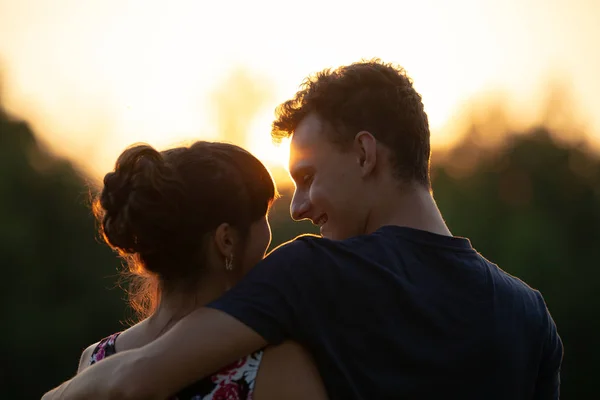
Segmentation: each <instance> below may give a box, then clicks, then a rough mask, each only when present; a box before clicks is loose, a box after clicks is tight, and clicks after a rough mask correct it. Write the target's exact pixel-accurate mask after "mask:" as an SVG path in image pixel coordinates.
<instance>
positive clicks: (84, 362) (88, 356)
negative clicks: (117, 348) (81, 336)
mask: <svg viewBox="0 0 600 400" xmlns="http://www.w3.org/2000/svg"><path fill="white" fill-rule="evenodd" d="M99 343H100V342H96V343H94V344H91V345H89V346H88V347H87V348H86V349H85V350H84V351H83V353H81V358H80V359H79V368H77V373H80V372H81V371H83V370H84V369H86V368H87V367H89V366H90V361H91V360H92V354H93V353H94V349H95V348H96V347H97V346H98V344H99Z"/></svg>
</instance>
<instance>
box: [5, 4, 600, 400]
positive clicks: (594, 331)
mask: <svg viewBox="0 0 600 400" xmlns="http://www.w3.org/2000/svg"><path fill="white" fill-rule="evenodd" d="M371 57H380V58H382V59H384V60H385V61H392V62H397V63H399V64H401V65H403V66H404V67H405V68H406V69H407V70H408V72H409V74H410V75H411V76H412V77H413V78H414V80H415V86H416V88H417V90H419V92H420V93H422V95H423V98H424V102H425V105H426V109H427V112H428V115H429V117H430V121H431V127H432V142H433V147H434V148H433V157H432V164H433V172H432V174H433V185H434V194H435V197H436V199H437V201H438V203H439V206H440V208H441V210H442V212H443V214H444V216H445V218H446V220H447V222H448V224H449V226H450V228H451V230H452V231H453V233H454V234H455V235H460V236H466V237H469V238H470V239H471V241H472V243H473V245H474V246H475V247H476V248H477V249H478V250H479V251H480V252H482V253H483V254H484V255H485V256H486V257H487V258H489V259H491V260H492V261H494V262H496V263H498V264H499V265H500V267H501V268H503V269H504V270H506V271H508V272H509V273H511V274H514V275H516V276H518V277H520V278H522V279H523V280H525V281H526V282H527V283H529V284H530V285H531V286H533V287H535V288H537V289H539V290H541V291H542V293H543V294H544V296H545V298H546V301H547V303H548V306H549V308H550V310H551V313H552V315H553V317H554V319H555V320H556V323H557V325H558V329H559V332H560V334H561V336H562V338H563V341H564V345H565V357H564V363H563V374H562V377H563V386H562V394H563V398H566V399H588V398H593V397H595V395H594V393H596V392H597V387H596V386H597V385H596V384H595V382H594V380H593V379H594V378H593V377H594V376H596V375H597V373H598V366H597V364H598V360H599V359H600V345H599V344H598V340H597V336H598V331H599V328H600V326H599V323H598V321H599V316H600V314H599V312H598V311H599V306H600V299H598V298H596V294H597V293H598V289H600V284H599V281H600V269H599V267H600V77H599V71H600V3H599V2H598V0H545V1H542V0H504V1H491V0H455V1H452V2H448V1H444V0H421V1H418V2H416V1H406V0H398V1H395V2H387V1H379V0H371V1H369V2H367V3H356V2H350V1H345V2H342V1H329V0H320V1H313V0H306V1H303V2H282V1H271V2H270V1H253V2H247V1H236V2H233V1H221V2H200V1H195V0H188V1H186V0H171V1H169V2H167V1H150V0H144V1H142V0H103V1H91V0H19V1H12V0H0V267H1V268H2V272H3V275H4V277H3V279H2V280H1V281H0V289H1V291H0V296H1V297H0V307H1V311H2V329H1V330H0V356H1V363H0V397H1V398H10V399H17V398H18V399H21V398H22V399H33V398H39V396H40V395H41V394H42V393H43V392H44V391H46V390H48V389H49V388H51V387H52V386H54V385H56V384H58V383H60V382H61V381H63V380H65V379H67V378H69V377H70V376H72V375H73V374H74V372H75V371H76V368H77V363H78V357H79V355H80V353H81V351H82V350H83V349H84V348H85V347H86V346H87V345H89V344H90V343H93V342H95V341H97V340H98V339H100V338H102V337H104V336H106V335H108V334H110V333H113V332H114V331H117V330H120V329H123V327H124V326H126V324H127V321H128V319H129V318H130V317H131V313H129V312H128V310H127V309H126V306H125V302H124V301H123V298H124V294H123V292H122V291H121V290H120V289H119V287H118V271H119V269H120V268H121V263H120V262H119V260H118V259H117V258H116V257H115V255H114V254H113V253H111V252H110V251H109V250H108V249H107V248H106V247H105V246H103V245H102V244H100V243H99V242H98V240H97V234H96V231H95V225H94V221H93V219H92V217H91V212H90V208H89V193H90V190H92V191H93V190H94V188H95V187H97V185H98V184H99V182H100V180H101V178H102V176H103V174H104V173H106V172H108V171H109V170H110V169H111V168H112V165H113V163H114V161H115V160H116V158H117V156H118V154H119V153H120V152H121V151H122V150H123V149H124V148H125V147H126V146H128V145H130V144H132V143H134V142H139V141H143V142H148V143H150V144H152V145H155V146H158V147H160V148H164V147H168V146H172V145H178V144H181V143H186V142H190V141H192V140H196V139H207V140H226V141H230V142H234V143H236V144H239V145H242V146H244V147H246V148H248V149H249V150H251V151H252V152H253V153H254V154H256V155H257V156H258V157H259V158H261V160H263V161H264V162H265V163H267V164H268V165H269V167H270V168H271V170H272V172H273V175H274V176H275V177H276V179H277V182H278V185H279V188H280V190H281V192H282V193H283V197H282V198H281V199H280V200H279V201H278V203H276V205H275V209H274V210H273V212H272V213H271V215H270V219H271V223H272V228H273V233H274V238H273V245H274V246H275V245H278V244H280V243H282V242H283V241H286V240H289V239H291V238H293V237H295V236H296V235H297V234H300V233H306V232H315V231H314V229H313V228H312V227H311V225H310V224H306V223H296V222H293V221H291V219H290V217H289V201H290V199H291V194H292V192H293V188H292V186H291V184H290V181H289V177H288V176H287V173H286V171H285V164H286V159H287V147H286V144H285V143H284V144H283V145H282V146H281V147H275V146H273V145H272V144H271V142H270V137H269V125H270V122H271V120H272V117H273V109H274V107H275V106H276V105H277V104H279V103H280V102H282V101H284V100H286V99H287V98H289V97H291V96H292V95H293V94H294V93H295V91H296V89H297V87H298V85H299V84H300V82H301V81H302V79H303V78H304V77H305V76H306V75H308V74H309V73H312V72H316V71H318V70H321V69H323V68H325V67H336V66H339V65H342V64H347V63H350V62H353V61H357V60H359V59H360V58H371Z"/></svg>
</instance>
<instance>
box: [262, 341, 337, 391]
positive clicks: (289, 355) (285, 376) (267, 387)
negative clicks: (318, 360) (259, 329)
mask: <svg viewBox="0 0 600 400" xmlns="http://www.w3.org/2000/svg"><path fill="white" fill-rule="evenodd" d="M253 398H254V399H255V400H279V399H286V400H306V399H311V400H327V398H328V397H327V392H326V390H325V386H324V385H323V381H322V380H321V375H319V371H318V370H317V367H316V365H315V363H314V361H313V358H312V357H311V355H310V354H309V353H308V352H307V351H306V350H305V349H304V348H303V347H302V346H301V345H299V344H298V343H296V342H291V341H288V342H284V343H282V344H281V345H279V346H270V347H267V349H266V350H265V353H264V354H263V358H262V361H261V363H260V368H259V370H258V375H257V377H256V386H255V388H254V396H253Z"/></svg>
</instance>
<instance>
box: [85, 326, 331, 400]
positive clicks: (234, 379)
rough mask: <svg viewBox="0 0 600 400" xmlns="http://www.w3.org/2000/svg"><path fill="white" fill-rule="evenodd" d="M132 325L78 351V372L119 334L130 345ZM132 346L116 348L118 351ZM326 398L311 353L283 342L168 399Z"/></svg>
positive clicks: (109, 350) (111, 348) (106, 351)
mask: <svg viewBox="0 0 600 400" xmlns="http://www.w3.org/2000/svg"><path fill="white" fill-rule="evenodd" d="M142 324H143V323H142ZM138 325H139V324H138ZM136 327H137V328H138V329H139V327H138V326H134V327H132V328H130V329H132V330H133V331H129V330H127V331H125V332H118V333H115V334H113V335H110V336H108V337H106V338H104V339H102V340H101V341H100V342H98V343H96V344H94V345H92V346H90V347H88V348H87V349H86V350H85V351H84V352H83V354H82V357H81V361H80V365H79V370H78V373H79V372H81V371H83V370H84V369H85V368H87V367H88V366H90V365H93V364H95V363H97V362H99V361H101V360H103V359H104V358H106V357H109V356H111V355H113V354H115V353H117V352H118V351H119V350H117V346H116V343H117V339H118V338H120V337H121V335H122V334H124V335H123V337H126V336H129V338H126V339H129V340H126V341H128V342H130V343H128V344H129V345H131V344H132V343H131V339H133V338H132V337H131V336H132V335H131V334H135V333H136V332H135V331H134V330H135V328H136ZM141 345H143V343H140V346H141ZM140 346H135V347H140ZM135 347H129V346H128V347H127V348H120V351H125V350H131V349H133V348H135ZM326 398H327V395H326V392H325V388H324V386H323V384H322V382H321V378H320V376H319V373H318V371H317V369H316V367H315V365H314V363H313V361H312V358H311V356H310V355H309V354H308V353H307V352H306V351H305V350H304V349H303V348H302V347H301V346H300V345H298V344H296V343H293V342H286V343H283V344H281V345H279V346H273V347H268V348H267V349H266V350H260V351H257V352H255V353H252V354H249V355H248V356H246V357H243V358H241V359H239V360H238V361H236V362H234V363H232V364H231V365H229V366H227V367H225V368H223V369H221V370H220V371H218V372H216V373H214V374H213V375H211V376H208V377H206V378H203V379H200V380H198V381H197V382H195V383H193V384H192V385H190V386H188V387H186V388H185V389H183V390H181V391H180V392H178V393H177V394H175V395H174V396H173V397H172V398H171V400H188V399H189V400H192V399H198V400H203V399H206V400H209V399H215V400H216V399H240V400H243V399H254V400H272V399H273V400H274V399H290V400H293V399H299V400H300V399H316V400H319V399H326Z"/></svg>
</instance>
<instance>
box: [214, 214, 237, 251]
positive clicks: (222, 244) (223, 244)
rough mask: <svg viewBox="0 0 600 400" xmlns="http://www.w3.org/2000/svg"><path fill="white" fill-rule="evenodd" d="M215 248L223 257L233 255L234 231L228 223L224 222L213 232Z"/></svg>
mask: <svg viewBox="0 0 600 400" xmlns="http://www.w3.org/2000/svg"><path fill="white" fill-rule="evenodd" d="M214 238H215V244H216V247H217V250H218V252H219V254H220V255H221V256H223V258H228V257H232V256H233V250H234V246H235V240H236V237H235V231H234V229H233V228H232V227H231V225H229V224H228V223H226V222H224V223H222V224H221V225H219V226H218V227H217V229H216V230H215V234H214Z"/></svg>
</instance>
